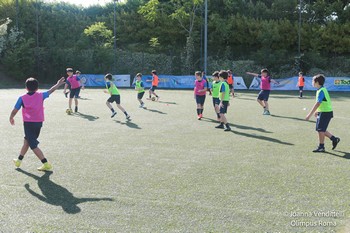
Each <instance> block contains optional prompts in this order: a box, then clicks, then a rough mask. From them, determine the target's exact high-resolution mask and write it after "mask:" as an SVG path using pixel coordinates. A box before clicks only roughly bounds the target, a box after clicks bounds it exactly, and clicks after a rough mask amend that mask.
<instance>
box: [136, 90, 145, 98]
mask: <svg viewBox="0 0 350 233" xmlns="http://www.w3.org/2000/svg"><path fill="white" fill-rule="evenodd" d="M144 94H145V92H140V93H137V99H139V100H140V99H142V97H143V95H144Z"/></svg>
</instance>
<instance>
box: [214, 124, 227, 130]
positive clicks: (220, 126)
mask: <svg viewBox="0 0 350 233" xmlns="http://www.w3.org/2000/svg"><path fill="white" fill-rule="evenodd" d="M215 128H217V129H223V128H225V127H224V125H222V124H220V125H218V126H215Z"/></svg>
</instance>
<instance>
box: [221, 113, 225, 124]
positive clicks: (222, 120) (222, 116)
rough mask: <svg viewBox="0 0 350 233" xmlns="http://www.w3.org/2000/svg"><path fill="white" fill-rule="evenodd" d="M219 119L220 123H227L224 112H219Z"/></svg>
mask: <svg viewBox="0 0 350 233" xmlns="http://www.w3.org/2000/svg"><path fill="white" fill-rule="evenodd" d="M220 121H221V122H222V123H224V124H225V125H226V124H227V119H226V116H225V114H223V113H220Z"/></svg>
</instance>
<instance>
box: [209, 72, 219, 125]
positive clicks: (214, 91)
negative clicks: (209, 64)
mask: <svg viewBox="0 0 350 233" xmlns="http://www.w3.org/2000/svg"><path fill="white" fill-rule="evenodd" d="M212 76H213V83H212V86H211V93H212V97H213V106H214V110H215V113H216V116H217V119H218V121H220V108H219V105H220V99H219V96H220V86H221V81H220V79H219V71H215V72H214V73H213V74H212Z"/></svg>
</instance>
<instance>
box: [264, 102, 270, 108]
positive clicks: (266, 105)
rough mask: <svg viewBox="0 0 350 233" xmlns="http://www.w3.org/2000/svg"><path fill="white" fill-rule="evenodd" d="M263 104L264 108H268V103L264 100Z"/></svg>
mask: <svg viewBox="0 0 350 233" xmlns="http://www.w3.org/2000/svg"><path fill="white" fill-rule="evenodd" d="M264 104H265V109H266V110H269V103H268V102H267V101H265V100H264Z"/></svg>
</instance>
